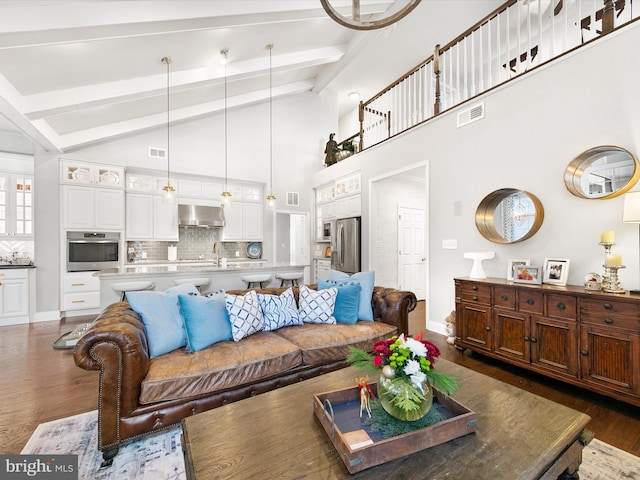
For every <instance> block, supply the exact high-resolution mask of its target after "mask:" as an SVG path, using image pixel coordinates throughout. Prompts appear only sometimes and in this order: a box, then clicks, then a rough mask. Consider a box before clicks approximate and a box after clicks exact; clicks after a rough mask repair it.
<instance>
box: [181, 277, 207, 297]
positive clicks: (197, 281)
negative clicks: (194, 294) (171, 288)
mask: <svg viewBox="0 0 640 480" xmlns="http://www.w3.org/2000/svg"><path fill="white" fill-rule="evenodd" d="M173 283H174V285H183V284H185V283H191V284H193V285H195V287H196V288H197V289H198V291H199V292H200V293H202V289H201V288H200V287H205V286H207V285H209V279H208V278H206V277H201V278H184V279H180V280H174V281H173Z"/></svg>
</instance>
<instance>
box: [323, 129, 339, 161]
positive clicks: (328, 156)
mask: <svg viewBox="0 0 640 480" xmlns="http://www.w3.org/2000/svg"><path fill="white" fill-rule="evenodd" d="M334 136H335V133H331V134H329V141H328V142H327V145H326V146H325V147H324V153H325V156H324V164H325V165H326V166H327V167H328V166H329V165H333V164H334V163H338V160H337V159H336V152H337V150H338V142H336V141H335V140H334V139H333V137H334Z"/></svg>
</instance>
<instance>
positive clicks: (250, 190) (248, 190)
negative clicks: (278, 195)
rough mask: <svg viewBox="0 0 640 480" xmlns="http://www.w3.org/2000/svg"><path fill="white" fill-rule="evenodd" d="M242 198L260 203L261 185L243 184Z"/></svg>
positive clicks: (249, 201) (245, 200)
mask: <svg viewBox="0 0 640 480" xmlns="http://www.w3.org/2000/svg"><path fill="white" fill-rule="evenodd" d="M242 200H243V201H244V202H248V203H262V187H258V186H255V185H244V186H243V187H242Z"/></svg>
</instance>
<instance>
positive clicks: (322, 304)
mask: <svg viewBox="0 0 640 480" xmlns="http://www.w3.org/2000/svg"><path fill="white" fill-rule="evenodd" d="M337 296H338V289H337V288H334V287H332V288H328V289H326V290H318V291H316V290H311V289H310V288H309V287H307V286H306V285H300V293H299V295H298V298H299V299H300V307H299V308H298V315H299V316H300V318H301V319H302V321H303V322H306V323H325V324H335V323H336V319H335V317H334V316H333V309H334V307H335V304H336V297H337Z"/></svg>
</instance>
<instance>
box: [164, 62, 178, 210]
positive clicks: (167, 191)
mask: <svg viewBox="0 0 640 480" xmlns="http://www.w3.org/2000/svg"><path fill="white" fill-rule="evenodd" d="M162 63H164V64H165V65H166V66H167V184H166V185H165V186H164V187H162V201H163V203H174V202H175V199H176V195H175V194H176V189H175V188H173V186H172V185H171V169H170V164H169V110H170V105H169V64H170V63H171V57H163V58H162Z"/></svg>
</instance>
